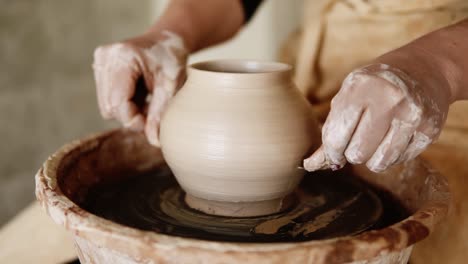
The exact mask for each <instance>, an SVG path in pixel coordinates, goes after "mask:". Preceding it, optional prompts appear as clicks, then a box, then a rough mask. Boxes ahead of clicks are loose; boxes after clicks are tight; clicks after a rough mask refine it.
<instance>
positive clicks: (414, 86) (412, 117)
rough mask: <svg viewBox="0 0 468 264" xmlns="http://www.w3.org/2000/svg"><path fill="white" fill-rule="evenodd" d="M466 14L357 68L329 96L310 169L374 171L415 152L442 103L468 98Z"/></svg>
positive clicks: (436, 121) (438, 123)
mask: <svg viewBox="0 0 468 264" xmlns="http://www.w3.org/2000/svg"><path fill="white" fill-rule="evenodd" d="M467 50H468V20H465V21H462V22H460V23H458V24H455V25H452V26H449V27H446V28H443V29H441V30H438V31H434V32H432V33H430V34H428V35H426V36H423V37H421V38H419V39H417V40H415V41H413V42H411V43H409V44H407V45H405V46H403V47H401V48H398V49H396V50H394V51H391V52H389V53H387V54H384V55H383V56H381V57H379V58H377V59H375V60H374V61H373V62H372V64H370V65H369V66H366V67H363V68H361V69H357V70H355V71H353V72H352V73H350V74H349V75H348V77H346V79H345V80H344V82H343V84H342V86H341V89H340V91H339V92H338V94H337V95H336V96H335V97H334V98H333V100H332V104H331V111H330V114H329V115H328V117H327V120H326V122H325V124H324V126H323V129H322V142H323V144H322V146H321V147H320V148H319V149H318V150H317V151H316V152H315V153H314V154H313V155H312V156H311V157H309V158H308V159H306V160H304V167H305V168H306V169H307V170H309V171H313V170H317V169H326V168H332V169H339V168H341V167H342V166H344V165H345V164H346V162H350V163H353V164H361V163H366V165H367V167H368V168H369V169H370V170H373V171H375V172H380V171H383V170H385V169H387V168H388V167H389V166H391V165H394V164H397V163H400V162H404V161H406V160H410V159H413V158H415V157H416V156H418V155H419V154H420V153H421V152H422V151H424V150H425V149H426V148H427V147H428V146H429V145H430V144H431V143H432V142H433V141H434V140H436V139H437V137H438V136H439V134H440V132H441V130H442V127H443V125H444V123H445V120H446V118H447V113H448V108H449V105H450V104H451V103H453V102H454V101H456V100H463V99H468V88H467V87H466V85H467V84H468V74H466V73H467V72H468V54H466V51H467Z"/></svg>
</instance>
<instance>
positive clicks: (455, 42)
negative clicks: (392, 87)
mask: <svg viewBox="0 0 468 264" xmlns="http://www.w3.org/2000/svg"><path fill="white" fill-rule="evenodd" d="M377 62H380V63H386V64H390V65H392V66H394V67H398V68H400V69H401V70H403V71H405V72H407V73H408V74H410V75H411V77H414V79H415V80H417V81H421V82H422V83H423V84H424V82H435V83H436V84H437V85H430V86H432V87H437V88H433V89H448V90H447V93H446V94H447V96H449V97H450V99H449V100H450V102H454V101H457V100H465V99H468V20H464V21H462V22H460V23H457V24H455V25H452V26H449V27H446V28H443V29H440V30H437V31H434V32H432V33H430V34H427V35H425V36H423V37H421V38H419V39H417V40H415V41H413V42H411V43H409V44H408V45H405V46H403V47H401V48H399V49H397V50H395V51H392V52H389V53H387V54H385V55H383V56H381V57H380V58H378V59H377ZM433 84H434V83H433Z"/></svg>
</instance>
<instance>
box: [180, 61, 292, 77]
mask: <svg viewBox="0 0 468 264" xmlns="http://www.w3.org/2000/svg"><path fill="white" fill-rule="evenodd" d="M189 69H190V70H191V71H197V72H207V73H208V72H210V73H218V74H219V73H223V74H234V75H263V74H271V73H284V72H289V71H291V69H292V67H291V66H290V65H289V64H285V63H281V62H274V61H262V60H242V59H222V60H209V61H202V62H196V63H193V64H191V65H190V66H189Z"/></svg>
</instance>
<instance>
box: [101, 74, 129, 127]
mask: <svg viewBox="0 0 468 264" xmlns="http://www.w3.org/2000/svg"><path fill="white" fill-rule="evenodd" d="M104 74H105V75H104V84H103V85H104V89H103V91H104V92H103V93H104V94H103V97H104V107H105V108H106V111H108V112H110V113H111V115H112V117H114V118H116V119H120V117H119V114H120V112H119V107H120V106H121V105H122V104H124V103H126V102H128V101H130V100H131V98H132V96H133V94H134V93H135V89H136V87H135V86H136V80H137V73H136V72H134V71H132V70H131V69H129V68H128V67H118V68H110V69H109V70H108V71H106V72H105V73H104Z"/></svg>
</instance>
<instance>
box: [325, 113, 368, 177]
mask: <svg viewBox="0 0 468 264" xmlns="http://www.w3.org/2000/svg"><path fill="white" fill-rule="evenodd" d="M340 110H341V109H340V108H339V107H334V106H333V105H332V110H331V112H330V115H329V116H328V117H327V120H326V121H325V125H324V126H323V129H322V141H323V149H324V152H325V156H326V158H327V160H328V161H329V162H330V164H333V165H336V166H338V167H339V168H341V167H343V166H344V165H345V164H346V159H345V157H344V151H345V149H346V147H347V146H348V143H349V140H350V139H351V137H352V135H353V133H354V130H355V128H356V127H357V125H358V123H359V120H360V118H361V115H362V112H363V108H362V107H360V106H348V107H346V108H344V109H342V111H340Z"/></svg>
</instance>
